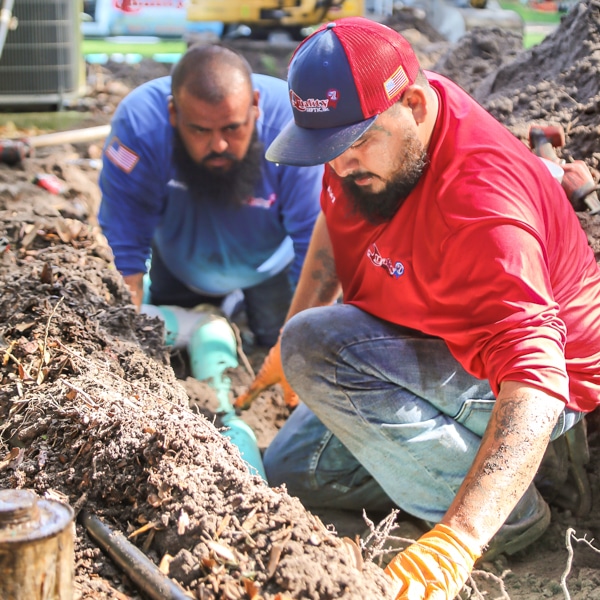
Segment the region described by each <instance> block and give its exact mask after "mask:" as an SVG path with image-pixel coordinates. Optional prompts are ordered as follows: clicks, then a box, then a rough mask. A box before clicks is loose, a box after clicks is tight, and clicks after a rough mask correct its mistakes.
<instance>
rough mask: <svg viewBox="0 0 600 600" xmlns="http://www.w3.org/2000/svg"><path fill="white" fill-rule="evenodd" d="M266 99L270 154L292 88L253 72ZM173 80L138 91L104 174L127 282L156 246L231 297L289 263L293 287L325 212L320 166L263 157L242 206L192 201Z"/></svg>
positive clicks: (182, 270)
mask: <svg viewBox="0 0 600 600" xmlns="http://www.w3.org/2000/svg"><path fill="white" fill-rule="evenodd" d="M252 80H253V85H254V88H255V89H258V91H259V93H260V99H259V108H260V117H259V118H258V120H257V122H256V130H257V134H258V139H259V140H260V141H261V142H262V144H263V147H264V148H268V146H269V144H270V143H271V141H272V140H273V139H274V138H275V137H276V136H277V134H278V133H279V132H280V131H281V129H282V128H283V127H284V126H285V125H286V124H287V122H288V121H289V120H290V119H291V118H292V111H291V107H290V102H289V98H288V90H287V84H286V83H285V82H284V81H282V80H280V79H275V78H273V77H269V76H266V75H253V77H252ZM170 94H171V78H170V77H162V78H159V79H155V80H153V81H150V82H148V83H145V84H143V85H141V86H140V87H138V88H136V89H135V90H133V91H132V92H131V93H130V94H129V95H128V96H127V97H126V98H124V99H123V100H122V101H121V103H120V104H119V107H118V108H117V111H116V113H115V116H114V118H113V120H112V129H111V133H110V135H109V137H108V138H107V141H106V144H105V147H104V153H103V168H102V172H101V175H100V189H101V192H102V201H101V204H100V211H99V215H98V219H99V223H100V226H101V227H102V230H103V232H104V234H105V235H106V238H107V240H108V242H109V244H110V246H111V248H112V250H113V253H114V256H115V264H116V267H117V269H118V270H119V271H120V272H121V273H122V274H123V275H131V274H134V273H145V272H146V264H147V260H148V258H149V257H150V250H151V246H152V243H154V244H155V245H156V248H157V250H158V252H159V253H160V255H161V258H162V259H163V261H164V262H165V264H166V265H167V266H168V268H169V269H170V270H171V272H172V273H173V275H175V277H177V278H178V279H179V280H180V281H182V282H183V283H185V284H186V285H188V287H190V288H191V289H194V290H196V291H198V292H201V293H206V294H213V295H224V294H227V293H229V292H231V291H232V290H234V289H237V288H247V287H251V286H253V285H257V284H258V283H261V282H262V281H265V280H266V279H268V278H270V277H272V276H273V275H275V274H277V273H279V272H280V271H282V270H283V269H284V268H285V267H286V266H287V265H289V264H290V263H291V269H290V277H291V278H292V280H293V281H294V282H295V281H297V279H298V277H299V275H300V269H301V266H302V262H303V261H304V257H305V255H306V250H307V248H308V242H309V239H310V235H311V232H312V228H313V225H314V222H315V219H316V217H317V214H318V213H319V195H320V190H321V179H322V175H323V168H322V167H321V166H318V167H289V166H284V165H275V164H273V163H270V162H269V161H267V160H266V159H264V157H263V160H262V164H261V172H262V176H261V178H260V179H259V181H258V183H257V184H256V186H255V191H254V196H253V198H252V199H251V201H250V202H249V203H248V204H247V205H244V206H243V207H241V208H232V207H226V206H222V205H219V204H218V203H215V202H211V201H210V200H204V201H199V200H198V196H193V195H192V194H190V192H189V191H188V189H187V185H186V184H185V183H184V181H183V180H182V178H181V176H180V175H179V174H178V172H177V168H176V165H175V163H174V161H173V158H172V155H173V128H172V126H171V125H170V123H169V115H168V97H169V95H170Z"/></svg>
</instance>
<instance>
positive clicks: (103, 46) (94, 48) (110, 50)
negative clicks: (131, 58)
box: [82, 39, 186, 58]
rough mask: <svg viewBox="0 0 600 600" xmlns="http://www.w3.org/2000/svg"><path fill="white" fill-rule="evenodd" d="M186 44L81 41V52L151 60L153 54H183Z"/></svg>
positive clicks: (176, 41)
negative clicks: (139, 57) (140, 56)
mask: <svg viewBox="0 0 600 600" xmlns="http://www.w3.org/2000/svg"><path fill="white" fill-rule="evenodd" d="M185 50H186V43H185V42H184V41H183V40H160V41H157V42H144V43H135V42H111V41H106V40H95V39H86V40H83V41H82V52H83V54H84V56H85V55H86V54H108V55H111V54H141V55H142V56H143V57H145V58H152V57H153V56H154V55H155V54H183V53H184V52H185Z"/></svg>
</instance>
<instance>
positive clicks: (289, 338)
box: [281, 307, 330, 381]
mask: <svg viewBox="0 0 600 600" xmlns="http://www.w3.org/2000/svg"><path fill="white" fill-rule="evenodd" d="M324 309H325V310H324ZM326 309H330V307H323V308H313V309H308V310H304V311H302V312H301V313H298V314H297V315H295V316H294V317H292V318H291V319H290V320H289V321H288V322H287V323H286V325H285V327H284V329H283V333H282V335H281V359H282V363H283V368H284V372H285V375H286V377H287V378H288V379H289V378H292V379H294V378H296V376H297V375H298V374H301V375H304V376H306V374H307V373H311V372H312V370H313V368H316V365H317V363H319V365H322V362H323V359H324V357H325V356H326V355H327V353H328V342H327V339H326V335H325V332H326V331H327V329H328V324H329V323H330V321H328V319H327V312H328V311H327V310H326ZM290 381H291V380H290Z"/></svg>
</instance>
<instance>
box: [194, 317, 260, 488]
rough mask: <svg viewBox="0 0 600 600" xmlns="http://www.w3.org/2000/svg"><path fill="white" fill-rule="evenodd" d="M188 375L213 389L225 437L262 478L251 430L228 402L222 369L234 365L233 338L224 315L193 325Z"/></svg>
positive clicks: (226, 379)
mask: <svg viewBox="0 0 600 600" xmlns="http://www.w3.org/2000/svg"><path fill="white" fill-rule="evenodd" d="M188 353H189V355H190V363H191V370H192V375H193V377H194V378H195V379H198V380H200V381H207V382H208V383H209V385H210V386H211V387H212V388H213V389H214V390H215V391H216V392H217V398H218V400H219V408H218V410H219V412H220V413H221V415H222V416H221V420H222V421H223V425H225V426H226V427H227V429H226V430H225V431H224V432H223V435H225V436H226V437H228V438H229V439H230V440H231V441H232V442H233V443H234V444H235V445H236V446H237V447H238V449H239V450H240V453H241V455H242V458H243V459H244V460H245V461H246V463H247V464H248V467H249V468H250V472H251V473H252V474H253V475H259V476H260V477H262V478H263V479H264V480H265V481H266V480H267V476H266V473H265V470H264V466H263V462H262V457H261V454H260V450H259V448H258V442H257V440H256V436H255V435H254V431H252V428H251V427H249V426H248V424H247V423H245V422H244V421H243V420H242V419H241V418H240V417H239V416H238V415H236V413H235V410H234V408H233V406H232V405H231V402H230V401H229V391H230V388H231V380H230V379H229V377H227V376H226V375H224V371H225V370H226V369H229V368H235V367H237V366H238V359H237V340H236V338H235V334H234V332H233V330H232V329H231V326H230V325H229V323H228V321H227V319H225V318H223V317H215V316H214V315H213V316H212V317H211V318H210V319H209V320H208V321H206V322H204V323H200V324H198V325H197V326H196V328H195V329H194V332H193V334H192V339H191V341H190V344H189V346H188Z"/></svg>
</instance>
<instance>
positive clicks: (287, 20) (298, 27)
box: [187, 0, 365, 39]
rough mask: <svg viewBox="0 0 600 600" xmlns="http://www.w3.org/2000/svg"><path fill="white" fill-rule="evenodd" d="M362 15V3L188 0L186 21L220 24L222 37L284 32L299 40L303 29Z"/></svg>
mask: <svg viewBox="0 0 600 600" xmlns="http://www.w3.org/2000/svg"><path fill="white" fill-rule="evenodd" d="M364 12H365V7H364V0H228V1H227V2H224V1H223V0H189V2H188V8H187V19H188V21H191V22H194V21H220V22H222V23H223V25H224V28H223V35H224V36H225V37H233V36H239V35H247V36H252V37H254V38H260V37H264V38H267V37H269V35H270V34H271V33H273V32H278V31H283V32H285V33H287V34H289V35H290V36H291V37H293V38H295V39H299V38H301V37H303V35H302V30H303V29H304V28H307V27H311V26H314V25H318V24H319V23H322V22H325V21H333V20H335V19H340V18H342V17H350V16H363V15H364Z"/></svg>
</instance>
